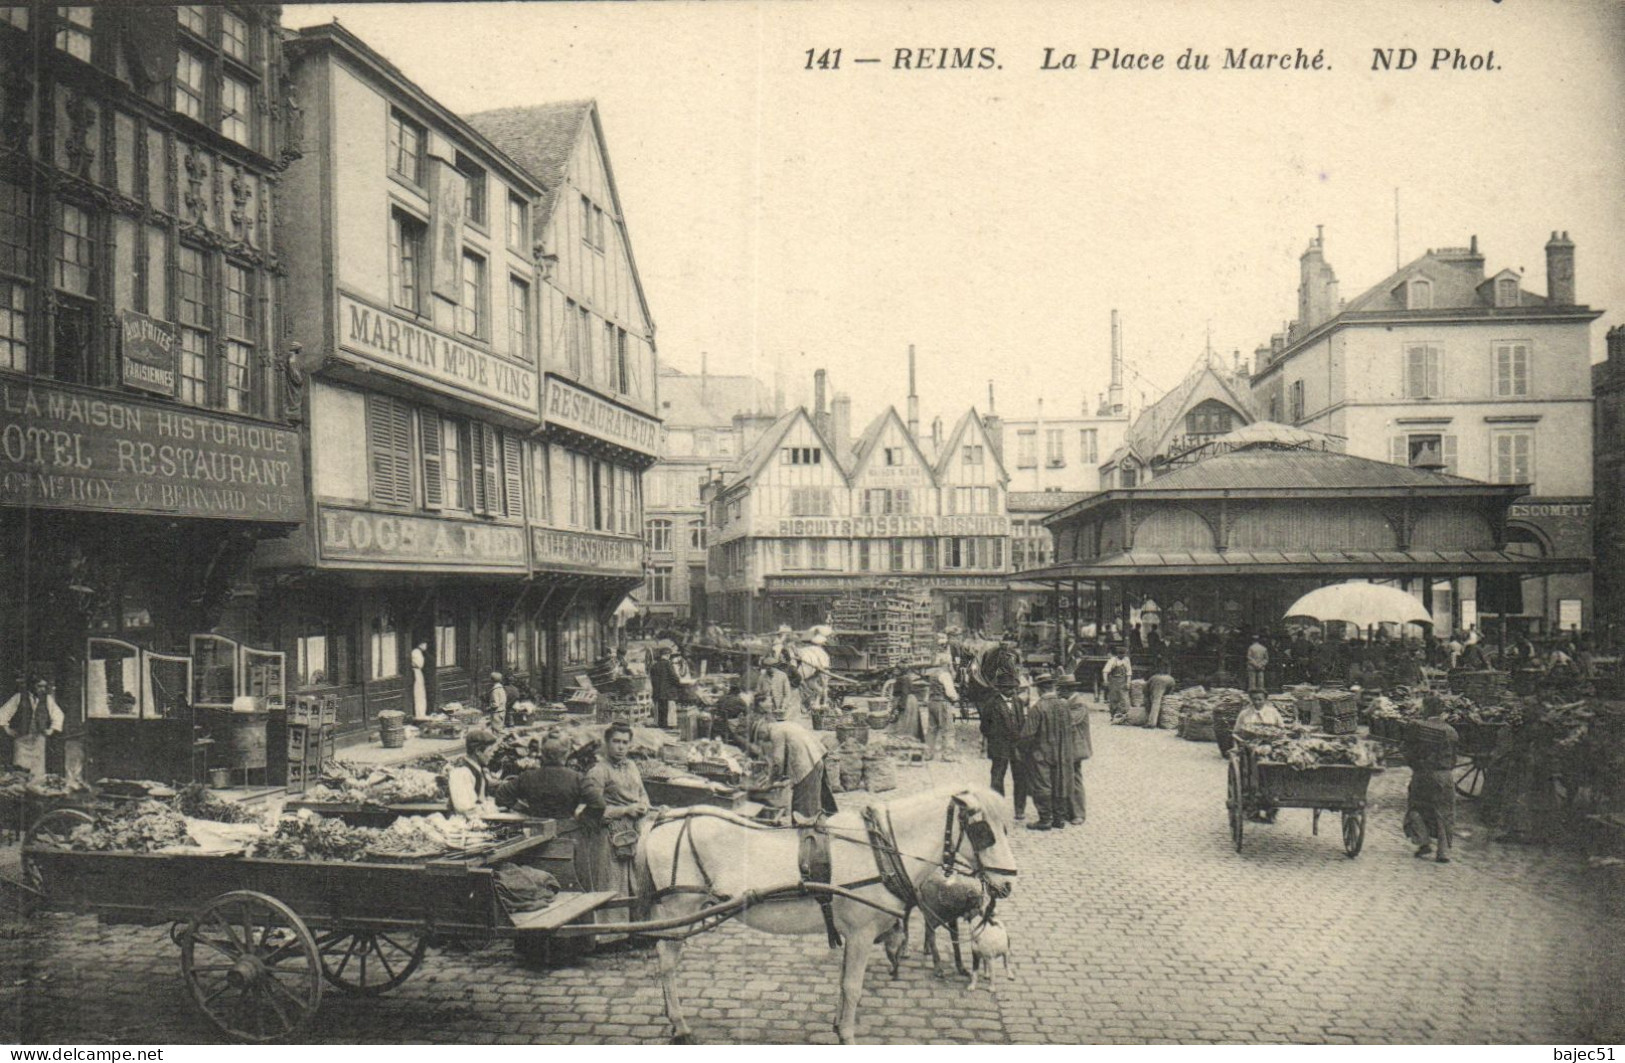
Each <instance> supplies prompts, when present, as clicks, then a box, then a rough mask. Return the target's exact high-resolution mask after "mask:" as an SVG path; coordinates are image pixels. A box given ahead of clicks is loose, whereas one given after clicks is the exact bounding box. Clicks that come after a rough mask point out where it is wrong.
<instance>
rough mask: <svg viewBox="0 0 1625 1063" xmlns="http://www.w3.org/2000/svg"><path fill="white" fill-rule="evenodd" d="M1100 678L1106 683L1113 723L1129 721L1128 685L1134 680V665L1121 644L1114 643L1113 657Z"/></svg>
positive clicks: (1107, 662)
mask: <svg viewBox="0 0 1625 1063" xmlns="http://www.w3.org/2000/svg"><path fill="white" fill-rule="evenodd" d="M1100 677H1101V678H1102V679H1104V680H1105V681H1106V705H1107V707H1108V708H1109V709H1110V710H1111V714H1112V722H1113V723H1119V722H1121V721H1123V720H1126V719H1128V713H1129V703H1128V684H1129V680H1130V679H1132V678H1134V665H1133V664H1132V663H1130V661H1129V659H1128V653H1127V652H1126V651H1125V650H1124V649H1123V644H1122V643H1121V642H1114V643H1112V655H1111V656H1110V657H1108V658H1106V665H1105V667H1103V668H1102V669H1101V670H1100Z"/></svg>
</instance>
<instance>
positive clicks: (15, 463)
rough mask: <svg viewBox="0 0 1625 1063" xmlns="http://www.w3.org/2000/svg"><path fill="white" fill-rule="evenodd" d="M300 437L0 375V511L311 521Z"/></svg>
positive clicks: (266, 426) (199, 413) (256, 425)
mask: <svg viewBox="0 0 1625 1063" xmlns="http://www.w3.org/2000/svg"><path fill="white" fill-rule="evenodd" d="M304 468H305V463H304V458H303V456H302V453H301V444H300V441H299V434H298V433H297V432H292V431H289V430H288V429H286V428H280V427H277V426H275V425H269V424H260V423H256V422H253V421H249V420H246V419H237V418H228V417H219V416H215V415H213V414H209V413H204V412H203V411H201V410H194V409H191V408H189V407H185V406H174V405H163V404H159V403H152V402H147V401H146V400H143V399H132V398H129V397H128V396H124V395H115V394H112V393H108V392H98V391H95V390H93V389H91V388H85V387H79V386H77V385H72V384H58V383H55V382H49V381H44V380H30V379H28V378H26V377H17V376H9V375H6V374H3V373H0V505H5V506H39V507H42V508H46V509H80V510H96V511H99V512H106V513H155V514H162V515H165V516H179V517H211V518H215V519H220V520H264V521H281V522H290V523H291V522H298V521H302V520H304V519H305V474H304Z"/></svg>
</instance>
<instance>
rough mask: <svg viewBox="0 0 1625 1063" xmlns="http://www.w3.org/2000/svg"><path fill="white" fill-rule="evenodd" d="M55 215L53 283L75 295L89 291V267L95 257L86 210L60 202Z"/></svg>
mask: <svg viewBox="0 0 1625 1063" xmlns="http://www.w3.org/2000/svg"><path fill="white" fill-rule="evenodd" d="M59 217H60V222H59V224H58V229H57V233H58V237H59V239H58V247H57V257H56V286H57V287H58V288H60V289H62V290H63V291H65V292H72V293H74V294H75V295H89V294H90V278H91V270H92V268H93V265H94V263H95V259H96V244H95V237H94V236H93V234H92V232H91V218H90V212H89V211H88V210H85V209H84V208H83V207H78V206H75V205H74V204H72V203H63V204H62V205H61V212H60V215H59Z"/></svg>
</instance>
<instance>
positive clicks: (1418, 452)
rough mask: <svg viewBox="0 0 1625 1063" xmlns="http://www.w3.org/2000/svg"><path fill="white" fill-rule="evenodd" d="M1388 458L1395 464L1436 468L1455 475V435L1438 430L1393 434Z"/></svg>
mask: <svg viewBox="0 0 1625 1063" xmlns="http://www.w3.org/2000/svg"><path fill="white" fill-rule="evenodd" d="M1390 458H1391V460H1392V461H1393V462H1394V464H1396V465H1409V466H1411V467H1412V468H1427V469H1434V468H1437V469H1442V470H1443V471H1444V472H1447V473H1450V474H1451V475H1455V473H1456V437H1455V436H1453V435H1444V434H1442V433H1438V432H1421V433H1414V434H1411V435H1402V436H1395V437H1394V452H1393V454H1391V455H1390Z"/></svg>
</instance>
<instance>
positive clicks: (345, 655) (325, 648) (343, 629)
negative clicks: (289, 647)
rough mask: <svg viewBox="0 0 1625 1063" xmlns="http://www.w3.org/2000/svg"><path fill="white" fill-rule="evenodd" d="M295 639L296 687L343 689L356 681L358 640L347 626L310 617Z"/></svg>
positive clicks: (299, 628) (304, 621) (299, 625)
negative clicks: (338, 687) (342, 687)
mask: <svg viewBox="0 0 1625 1063" xmlns="http://www.w3.org/2000/svg"><path fill="white" fill-rule="evenodd" d="M296 630H297V631H298V634H297V635H295V636H294V684H295V685H296V686H298V687H305V688H308V687H330V686H342V685H344V684H345V683H350V682H353V681H354V678H355V663H354V661H355V638H354V636H353V635H351V634H350V633H349V631H348V625H347V624H345V623H329V622H328V621H327V620H326V619H324V618H322V617H312V616H307V617H304V618H302V619H301V620H300V621H299V624H298V627H297V629H296Z"/></svg>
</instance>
